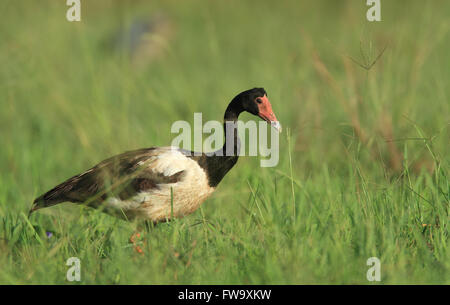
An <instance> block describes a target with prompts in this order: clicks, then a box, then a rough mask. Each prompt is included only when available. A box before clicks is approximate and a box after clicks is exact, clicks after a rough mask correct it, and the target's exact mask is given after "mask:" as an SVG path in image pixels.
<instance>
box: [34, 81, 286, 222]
mask: <svg viewBox="0 0 450 305" xmlns="http://www.w3.org/2000/svg"><path fill="white" fill-rule="evenodd" d="M244 111H247V112H249V113H251V114H253V115H255V116H259V117H260V118H261V119H263V120H265V121H267V122H268V123H269V124H271V126H272V127H273V128H275V129H276V130H277V131H278V132H281V125H280V123H279V122H278V120H277V118H276V116H275V114H274V113H273V110H272V105H271V104H270V102H269V99H268V97H267V93H266V91H265V90H264V88H253V89H250V90H246V91H243V92H241V93H239V94H238V95H236V96H235V97H234V98H233V99H232V100H231V102H230V103H229V105H228V107H227V108H226V111H225V115H224V132H225V135H226V136H225V143H224V145H223V147H222V148H221V149H219V150H217V151H215V152H212V153H198V152H197V153H194V152H192V151H188V150H183V149H181V148H177V147H150V148H143V149H138V150H133V151H128V152H125V153H122V154H119V155H116V156H113V157H111V158H108V159H106V160H104V161H102V162H100V163H98V164H97V165H95V166H94V167H92V168H90V169H88V170H87V171H85V172H83V173H81V174H79V175H75V176H73V177H71V178H69V179H67V180H66V181H64V182H62V183H61V184H59V185H57V186H55V187H54V188H52V189H51V190H49V191H48V192H46V193H44V194H43V195H41V196H39V197H38V198H36V199H35V200H34V201H33V204H32V207H31V210H30V214H31V213H32V212H34V211H36V210H38V209H41V208H46V207H50V206H54V205H56V204H59V203H62V202H72V203H76V204H85V205H87V206H89V207H92V208H97V209H100V210H101V211H102V212H105V213H108V214H110V215H114V216H117V217H119V218H124V219H125V220H132V219H142V220H145V221H150V222H153V223H154V224H156V223H159V222H165V221H168V220H171V219H172V218H182V217H184V216H186V215H189V214H191V213H193V212H194V211H195V210H197V208H198V207H199V206H200V205H201V204H202V203H203V202H204V201H205V200H206V199H207V198H208V197H209V196H210V195H211V194H212V193H213V192H214V190H215V189H216V187H217V186H218V184H219V183H220V182H221V181H222V179H223V178H224V176H225V175H226V174H227V173H228V171H230V170H231V169H232V168H233V166H234V165H235V164H236V162H237V160H238V158H239V153H238V152H239V149H240V146H239V137H238V134H237V128H236V127H234V128H230V126H233V124H229V123H234V124H235V123H236V122H237V120H238V117H239V114H240V113H242V112H244ZM234 126H236V125H234ZM230 141H231V142H232V145H228V146H227V143H228V142H230ZM227 147H228V150H227ZM229 147H232V149H230V148H229ZM230 152H231V153H230Z"/></svg>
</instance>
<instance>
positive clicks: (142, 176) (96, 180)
mask: <svg viewBox="0 0 450 305" xmlns="http://www.w3.org/2000/svg"><path fill="white" fill-rule="evenodd" d="M167 149H168V148H145V149H139V150H134V151H128V152H125V153H123V154H120V155H117V156H114V157H111V158H109V159H106V160H104V161H102V162H100V163H99V164H97V165H96V166H94V167H92V168H91V169H89V170H87V171H86V172H84V173H82V174H79V175H76V176H73V177H72V178H69V179H67V180H66V181H64V182H63V183H61V184H59V185H57V186H55V187H54V188H53V189H51V190H50V191H48V192H46V193H45V194H43V195H41V196H40V197H38V198H36V199H35V200H34V202H33V206H32V208H31V211H30V213H31V212H33V211H35V210H38V209H40V208H44V207H49V206H52V205H55V204H58V203H61V202H66V201H69V202H75V203H86V204H87V205H91V206H97V205H98V204H99V203H101V202H102V201H103V200H105V199H106V198H108V197H111V196H115V197H118V198H120V199H122V200H123V199H127V198H129V197H132V196H134V195H136V193H137V192H139V191H144V190H150V189H152V188H158V184H165V183H175V182H177V181H179V180H180V179H181V178H182V175H183V172H184V171H179V172H177V173H175V174H173V175H171V176H165V175H163V174H162V173H158V172H154V171H152V170H151V169H150V170H149V167H148V166H146V162H149V161H151V160H152V158H153V157H155V156H157V155H158V154H160V153H161V152H165V151H167Z"/></svg>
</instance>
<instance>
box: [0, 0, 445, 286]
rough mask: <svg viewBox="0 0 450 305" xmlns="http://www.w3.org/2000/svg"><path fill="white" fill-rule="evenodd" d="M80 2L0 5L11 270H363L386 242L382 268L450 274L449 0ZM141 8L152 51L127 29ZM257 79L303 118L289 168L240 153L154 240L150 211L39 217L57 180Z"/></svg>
mask: <svg viewBox="0 0 450 305" xmlns="http://www.w3.org/2000/svg"><path fill="white" fill-rule="evenodd" d="M64 3H65V1H58V2H57V1H49V0H47V1H39V2H31V1H2V3H1V4H0V11H1V12H2V18H1V19H0V67H1V69H0V109H1V111H0V139H1V149H0V270H1V271H0V283H8V284H16V283H39V284H43V283H67V281H66V271H67V268H68V267H67V266H66V265H65V262H66V260H67V259H68V258H69V257H71V256H76V257H79V258H80V259H81V262H82V275H81V276H82V281H81V283H85V284H92V283H121V284H126V283H153V284H160V283H186V284H197V283H204V284H219V283H246V284H261V283H263V284H294V283H346V284H351V283H361V284H365V283H369V282H368V281H367V280H366V272H367V269H368V268H369V267H368V266H366V260H367V259H368V258H369V257H373V256H376V257H379V258H380V260H381V272H382V282H381V283H447V284H449V278H450V277H449V267H450V266H449V261H450V260H449V249H448V212H449V200H450V198H449V196H450V195H449V193H450V185H449V180H448V176H449V162H450V159H449V153H448V151H449V148H450V146H449V143H450V142H449V140H450V133H449V123H450V112H449V108H450V106H449V105H450V103H449V97H450V87H449V86H448V83H449V80H450V69H449V63H450V55H449V53H448V50H449V49H450V39H449V38H450V36H449V30H450V20H449V18H448V16H449V15H450V14H449V13H450V3H449V2H448V1H433V2H423V1H409V2H407V4H406V2H399V1H395V2H394V1H382V19H383V21H382V22H375V23H369V22H367V20H366V19H365V16H366V10H367V7H366V6H365V4H364V3H365V1H350V0H349V1H339V2H338V1H286V2H282V3H278V2H274V1H257V2H256V1H226V2H225V1H222V2H220V1H151V3H150V2H149V1H120V2H119V1H105V0H101V1H93V0H84V1H82V13H81V16H82V21H81V22H72V23H70V22H68V21H67V20H66V19H65V14H66V10H67V6H65V4H64ZM141 21H143V22H144V23H145V22H147V21H150V22H153V23H152V26H151V29H152V31H151V32H150V33H149V34H147V35H145V36H144V37H142V39H143V40H144V42H143V43H142V45H143V46H144V47H143V48H141V49H139V50H136V48H135V47H136V46H135V45H133V41H132V39H131V38H130V37H125V39H122V38H121V37H123V33H130V32H133V27H134V25H135V24H136V22H141ZM121 33H122V34H121ZM130 49H131V50H133V51H132V52H130ZM383 50H384V51H383ZM380 54H381V55H380ZM378 55H380V56H379V57H378ZM372 62H375V63H374V65H373V66H372V67H371V68H370V69H365V68H362V67H361V66H367V67H368V66H370V64H371V63H372ZM255 86H263V87H264V88H265V89H266V90H267V92H268V93H269V97H270V100H271V102H272V104H273V107H274V110H275V112H276V114H277V117H278V119H279V120H280V121H281V123H282V124H283V127H284V128H285V129H286V127H287V128H289V129H290V131H291V135H290V138H289V141H287V140H288V138H287V136H286V133H284V134H282V137H281V142H280V147H281V149H280V163H279V165H278V166H277V167H275V168H260V167H259V160H258V158H255V157H243V158H241V159H240V160H239V162H238V164H237V166H236V167H235V168H234V169H233V170H232V171H231V172H230V173H229V175H228V176H227V177H226V178H225V179H224V181H223V182H222V183H221V185H220V186H219V188H218V190H217V191H216V193H215V194H214V195H213V197H212V198H211V199H209V200H208V201H207V202H206V203H205V204H204V205H203V207H202V209H201V210H199V211H197V212H196V213H194V214H193V215H191V216H189V217H186V218H184V219H182V220H177V221H174V222H172V223H169V224H162V225H159V226H157V227H156V228H154V229H152V230H151V231H150V232H146V233H144V234H143V240H142V248H143V250H144V253H143V254H139V253H136V252H135V251H134V250H133V247H131V246H130V244H129V243H128V238H129V236H130V235H131V234H132V233H133V232H134V230H135V228H136V224H133V223H131V224H130V223H125V222H122V221H121V220H117V219H114V218H112V217H109V216H107V215H103V214H101V213H99V212H97V211H92V210H86V209H81V208H79V207H74V206H69V205H62V206H61V207H54V208H50V209H48V210H42V212H38V213H37V214H36V215H33V217H32V218H31V219H30V220H29V221H28V220H27V219H26V217H25V215H26V213H27V211H28V209H29V207H30V205H31V201H32V200H33V198H34V197H36V196H37V195H39V194H41V193H42V192H44V191H46V190H47V189H49V188H50V187H52V186H54V185H55V184H57V183H59V182H61V181H62V180H64V179H66V178H68V177H70V176H72V175H74V174H77V173H79V172H81V171H82V170H85V169H87V168H88V167H90V166H92V165H94V164H95V163H97V162H98V161H101V160H103V159H104V158H107V157H109V156H111V155H114V154H117V153H120V152H123V151H126V150H131V149H135V148H141V147H150V146H166V145H169V144H170V142H171V140H172V138H173V136H174V135H173V134H171V133H170V127H171V124H172V123H173V122H174V121H175V120H187V121H189V122H192V121H193V113H194V112H202V113H203V120H204V121H206V120H221V119H222V117H223V111H224V109H225V107H226V105H227V103H228V102H229V100H230V99H231V98H232V97H233V96H234V95H235V94H236V93H238V92H240V91H242V90H245V89H248V88H252V87H255ZM242 118H243V119H244V120H248V119H253V117H251V116H250V115H248V114H245V115H243V117H242ZM288 144H290V145H288ZM289 146H290V149H289ZM289 155H291V163H292V166H290V160H289ZM291 173H292V175H291ZM294 209H295V213H294ZM46 231H50V232H53V233H54V234H53V236H52V237H51V238H47V237H46V234H45V232H46Z"/></svg>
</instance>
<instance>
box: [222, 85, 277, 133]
mask: <svg viewBox="0 0 450 305" xmlns="http://www.w3.org/2000/svg"><path fill="white" fill-rule="evenodd" d="M228 108H229V109H230V110H231V109H233V110H234V111H236V112H237V114H238V113H240V112H242V111H247V112H249V113H251V114H253V115H257V116H259V117H260V118H261V119H263V120H265V121H266V122H267V123H269V124H271V125H272V126H273V127H274V128H275V129H277V130H278V131H281V125H280V123H279V122H278V120H277V117H276V116H275V114H274V113H273V110H272V105H271V104H270V102H269V98H268V97H267V92H266V90H264V88H253V89H250V90H246V91H243V92H241V93H239V94H238V95H236V97H235V98H234V99H233V100H232V101H231V103H230V106H229V107H228ZM227 112H228V109H227ZM227 112H225V117H226V116H227Z"/></svg>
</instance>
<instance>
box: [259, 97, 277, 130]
mask: <svg viewBox="0 0 450 305" xmlns="http://www.w3.org/2000/svg"><path fill="white" fill-rule="evenodd" d="M260 99H261V100H262V103H261V104H258V109H259V113H258V116H259V117H260V118H261V119H263V120H264V121H266V122H267V123H270V125H271V126H272V127H273V128H275V129H276V130H277V131H278V132H281V124H280V122H278V120H277V117H276V116H275V113H273V110H272V105H271V104H270V102H269V99H268V98H267V95H264V96H263V97H260Z"/></svg>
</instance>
